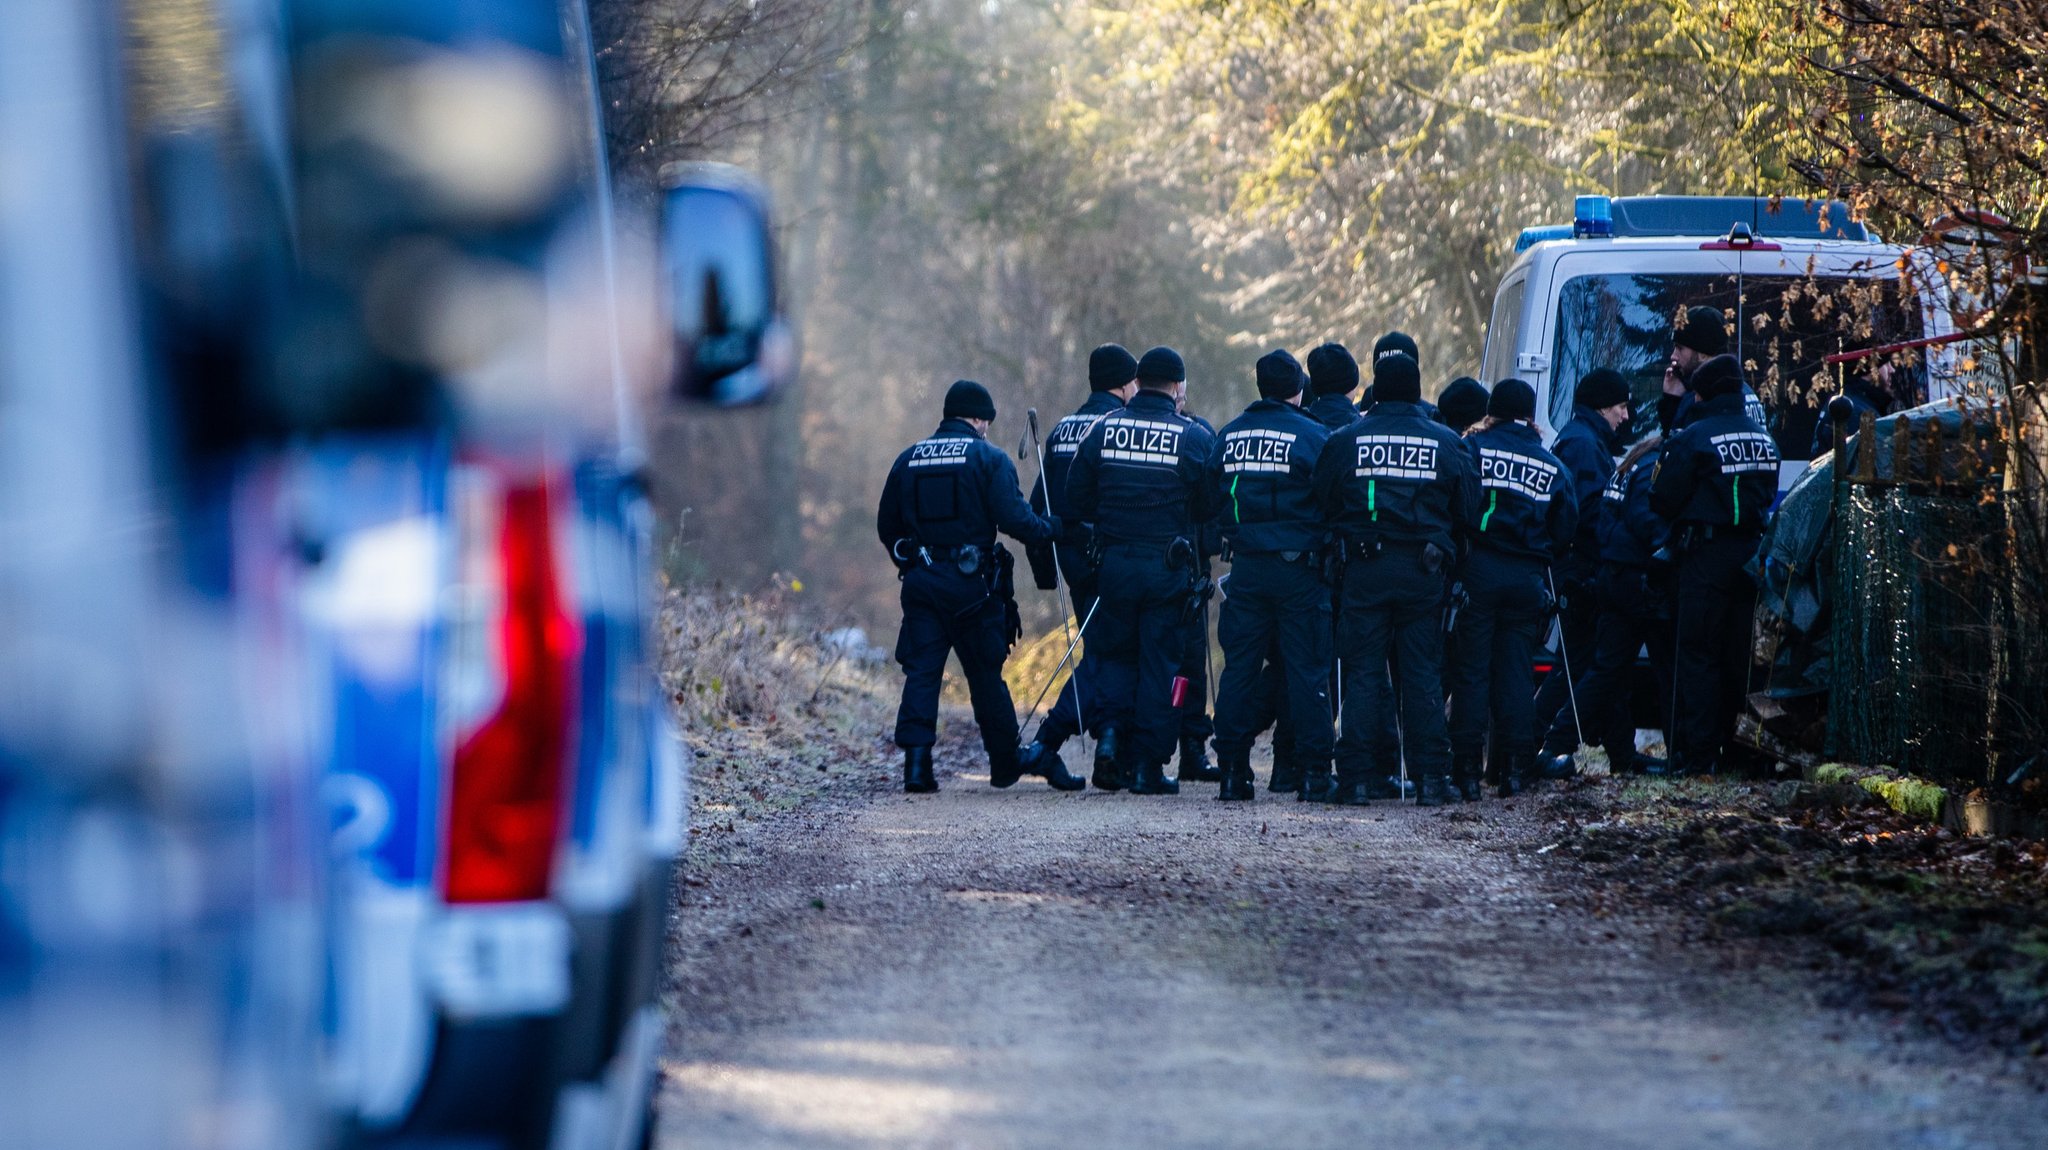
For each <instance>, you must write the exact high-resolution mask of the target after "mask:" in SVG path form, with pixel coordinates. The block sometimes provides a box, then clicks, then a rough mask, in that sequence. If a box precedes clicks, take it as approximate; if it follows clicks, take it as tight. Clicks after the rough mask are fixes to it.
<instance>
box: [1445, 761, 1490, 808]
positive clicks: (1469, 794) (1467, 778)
mask: <svg viewBox="0 0 2048 1150" xmlns="http://www.w3.org/2000/svg"><path fill="white" fill-rule="evenodd" d="M1479 763H1480V759H1479V756H1478V755H1452V756H1451V787H1452V788H1453V789H1454V790H1456V791H1457V792H1458V797H1459V798H1460V799H1462V800H1464V801H1465V802H1468V803H1476V802H1478V801H1479V800H1480V798H1481V797H1482V796H1483V795H1484V793H1485V789H1484V787H1483V786H1482V784H1481V782H1480V778H1479V776H1480V773H1481V771H1482V770H1483V768H1482V767H1481V766H1480V765H1479Z"/></svg>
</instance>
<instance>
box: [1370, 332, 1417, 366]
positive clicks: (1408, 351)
mask: <svg viewBox="0 0 2048 1150" xmlns="http://www.w3.org/2000/svg"><path fill="white" fill-rule="evenodd" d="M1395 354H1400V355H1405V356H1407V357H1408V358H1409V359H1412V360H1414V361H1415V364H1416V366H1417V367H1420V366H1421V365H1422V349H1421V348H1418V347H1416V346H1415V340H1414V339H1413V338H1411V337H1410V336H1409V335H1408V333H1407V332H1405V331H1390V332H1388V333H1387V334H1385V335H1383V336H1381V337H1380V338H1379V341H1378V342H1376V343H1374V344H1373V345H1372V361H1373V363H1375V364H1377V363H1379V361H1381V360H1383V359H1385V358H1387V357H1388V356H1390V355H1395Z"/></svg>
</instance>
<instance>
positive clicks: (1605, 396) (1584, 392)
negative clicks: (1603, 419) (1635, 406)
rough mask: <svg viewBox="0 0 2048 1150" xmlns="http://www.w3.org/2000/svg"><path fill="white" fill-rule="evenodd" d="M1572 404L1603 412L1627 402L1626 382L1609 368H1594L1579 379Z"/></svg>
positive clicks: (1619, 374) (1618, 373)
mask: <svg viewBox="0 0 2048 1150" xmlns="http://www.w3.org/2000/svg"><path fill="white" fill-rule="evenodd" d="M1572 402H1574V403H1576V404H1578V405H1579V406H1580V407H1590V408H1592V409H1593V410H1594V411H1605V410H1607V409H1608V408H1610V407H1613V406H1614V405H1615V404H1617V403H1627V402H1628V381H1627V380H1625V379H1623V378H1622V377H1621V373H1620V372H1618V371H1616V370H1614V369H1613V368H1611V367H1596V368H1594V369H1593V370H1591V371H1589V372H1587V373H1586V374H1585V375H1583V376H1581V377H1579V389H1578V390H1577V391H1576V392H1574V393H1573V394H1572Z"/></svg>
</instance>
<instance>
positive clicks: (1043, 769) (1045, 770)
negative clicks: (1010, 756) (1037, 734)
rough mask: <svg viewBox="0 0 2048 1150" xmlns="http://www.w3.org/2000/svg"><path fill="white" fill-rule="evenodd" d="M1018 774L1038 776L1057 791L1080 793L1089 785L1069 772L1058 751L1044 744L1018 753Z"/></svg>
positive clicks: (1086, 781)
mask: <svg viewBox="0 0 2048 1150" xmlns="http://www.w3.org/2000/svg"><path fill="white" fill-rule="evenodd" d="M1017 773H1018V774H1020V775H1037V776H1039V777H1040V778H1043V779H1044V780H1045V781H1046V782H1047V783H1050V784H1051V785H1052V789H1053V790H1056V791H1078V790H1080V789H1081V788H1083V787H1085V786H1087V785H1088V780H1086V779H1083V778H1081V777H1080V776H1079V775H1076V774H1073V773H1071V772H1069V771H1068V770H1067V764H1066V762H1065V760H1063V759H1061V758H1060V753H1059V752H1058V751H1055V750H1053V749H1052V748H1050V747H1047V746H1046V745H1045V744H1044V743H1033V744H1031V745H1030V746H1028V747H1024V748H1022V749H1020V750H1019V751H1018V752H1017ZM996 785H997V786H1002V785H1004V784H1001V783H997V784H996Z"/></svg>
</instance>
